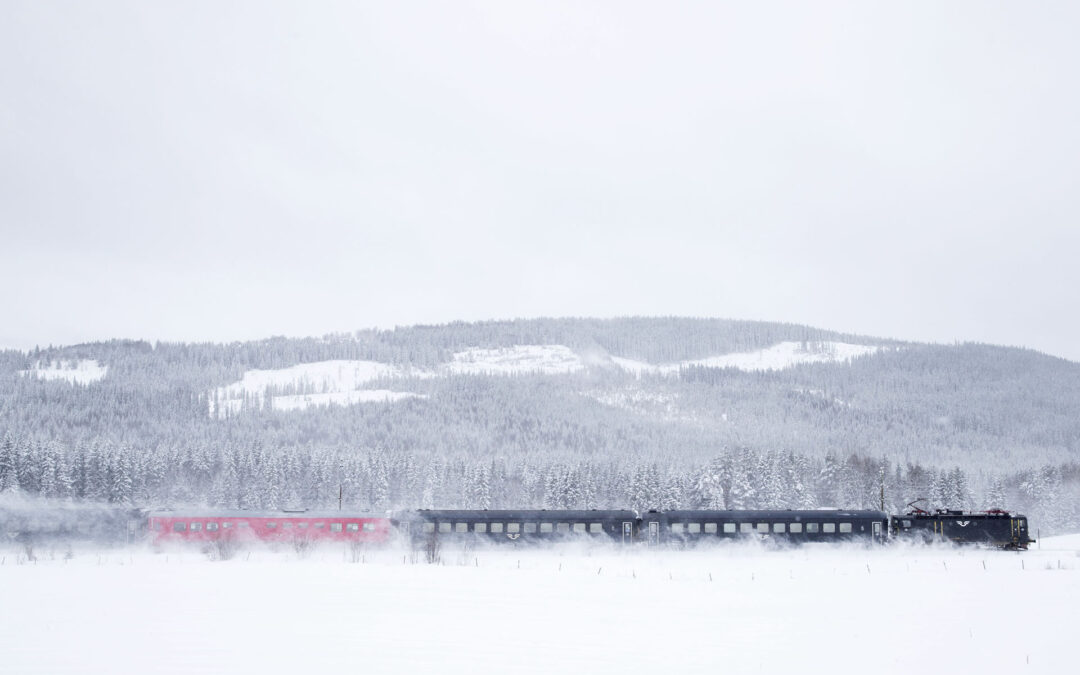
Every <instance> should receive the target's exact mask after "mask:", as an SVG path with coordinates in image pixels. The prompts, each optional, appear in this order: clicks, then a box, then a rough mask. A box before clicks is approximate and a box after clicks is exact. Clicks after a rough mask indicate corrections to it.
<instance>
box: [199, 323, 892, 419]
mask: <svg viewBox="0 0 1080 675" xmlns="http://www.w3.org/2000/svg"><path fill="white" fill-rule="evenodd" d="M878 349H879V348H878V347H873V346H869V345H858V344H848V343H844V342H830V341H818V342H801V343H800V342H781V343H779V344H777V345H773V346H772V347H769V348H767V349H761V350H757V351H753V352H742V353H735V354H722V355H718V356H712V357H708V358H704V359H696V360H686V361H680V362H678V363H671V364H663V365H653V364H650V363H645V362H643V361H636V360H633V359H626V358H621V357H618V356H612V357H610V362H611V363H613V364H615V365H616V366H618V367H619V368H621V369H622V370H625V371H627V372H630V373H634V374H636V375H641V374H644V373H653V374H664V375H677V374H678V373H679V371H680V369H682V368H687V367H690V366H703V367H709V368H736V369H739V370H744V371H766V370H780V369H783V368H790V367H792V366H795V365H798V364H802V363H844V362H848V361H850V360H851V359H853V358H856V357H860V356H867V355H870V354H874V353H875V352H877V351H878ZM587 367H588V366H587V364H586V361H585V360H584V359H583V358H582V357H581V356H580V355H579V354H577V353H576V352H574V350H572V349H570V348H569V347H567V346H565V345H550V344H549V345H531V344H526V345H515V346H513V347H505V348H501V349H481V348H471V349H466V350H463V351H459V352H456V353H454V355H453V358H452V359H451V360H450V361H449V362H447V363H444V364H442V365H440V366H439V367H438V368H436V369H434V370H419V369H407V368H401V367H398V366H394V365H392V364H388V363H379V362H377V361H348V360H334V361H317V362H314V363H302V364H299V365H296V366H292V367H289V368H281V369H278V370H249V371H247V372H246V373H244V376H243V378H242V379H240V381H238V382H234V383H232V384H230V385H228V386H225V387H220V388H218V389H217V390H215V391H214V392H211V395H210V401H211V403H210V414H211V415H214V414H215V411H217V415H218V416H225V415H226V414H235V413H237V412H239V411H240V410H242V408H243V407H244V405H245V402H246V404H247V405H255V406H258V407H263V405H264V398H265V397H266V396H267V395H269V396H270V397H271V398H272V406H273V408H274V409H275V410H301V409H303V408H307V407H310V406H319V405H330V404H337V405H349V404H353V403H371V402H379V403H388V402H393V401H398V400H401V399H404V398H410V397H415V396H417V394H415V393H413V392H406V391H392V390H387V389H377V390H369V389H366V388H365V387H366V386H367V385H368V384H370V383H371V382H374V381H376V380H385V379H393V378H409V377H411V378H432V377H452V376H458V375H566V374H570V373H577V372H581V371H584V370H586V368H587ZM267 392H269V394H268V393H267Z"/></svg>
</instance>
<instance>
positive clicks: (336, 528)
mask: <svg viewBox="0 0 1080 675" xmlns="http://www.w3.org/2000/svg"><path fill="white" fill-rule="evenodd" d="M330 531H331V532H341V523H330Z"/></svg>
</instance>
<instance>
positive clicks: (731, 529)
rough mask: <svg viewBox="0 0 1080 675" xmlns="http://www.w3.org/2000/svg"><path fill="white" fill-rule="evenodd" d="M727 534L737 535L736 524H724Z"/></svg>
mask: <svg viewBox="0 0 1080 675" xmlns="http://www.w3.org/2000/svg"><path fill="white" fill-rule="evenodd" d="M724 533H725V534H735V523H724Z"/></svg>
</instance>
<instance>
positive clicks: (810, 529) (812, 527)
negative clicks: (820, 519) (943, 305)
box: [806, 523, 818, 534]
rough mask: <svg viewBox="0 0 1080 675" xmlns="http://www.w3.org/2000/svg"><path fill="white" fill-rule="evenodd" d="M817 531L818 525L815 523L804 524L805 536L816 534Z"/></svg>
mask: <svg viewBox="0 0 1080 675" xmlns="http://www.w3.org/2000/svg"><path fill="white" fill-rule="evenodd" d="M817 531H818V524H817V523H807V524H806V533H807V534H817Z"/></svg>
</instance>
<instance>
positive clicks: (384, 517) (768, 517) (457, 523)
mask: <svg viewBox="0 0 1080 675" xmlns="http://www.w3.org/2000/svg"><path fill="white" fill-rule="evenodd" d="M147 528H148V531H149V536H150V540H151V541H152V542H153V543H154V544H159V545H160V544H165V543H169V542H182V541H183V542H191V541H195V542H206V541H214V540H219V539H222V538H233V539H237V540H252V541H283V540H296V539H300V538H302V539H305V540H312V541H349V542H358V543H364V544H385V543H387V542H388V541H389V540H390V539H391V537H393V536H395V535H396V536H399V537H401V538H402V539H404V540H405V541H408V542H410V543H411V544H412V545H414V546H429V545H431V544H432V543H434V542H436V541H438V542H445V543H448V544H452V543H470V542H491V543H499V544H508V543H512V544H522V545H528V544H539V543H544V542H553V541H566V540H579V541H580V540H601V541H614V542H617V543H621V544H627V545H630V544H644V545H648V546H691V545H695V544H700V543H704V542H706V541H725V540H726V541H735V540H740V539H741V540H745V539H747V538H751V539H757V540H764V541H769V542H776V543H790V544H802V543H815V542H816V543H828V542H844V541H855V542H860V541H861V542H867V543H872V544H885V543H888V542H891V541H912V542H932V541H950V542H954V543H958V544H979V545H985V546H992V547H998V548H1003V549H1010V550H1025V549H1027V548H1028V546H1029V545H1030V544H1032V543H1034V541H1035V540H1034V539H1031V537H1030V535H1029V532H1030V530H1029V528H1028V521H1027V517H1026V516H1023V515H1019V514H1010V513H1009V512H1007V511H1003V510H999V509H994V510H991V511H979V512H972V511H954V510H938V511H935V512H933V513H930V512H928V511H924V510H921V509H914V510H912V511H909V512H908V513H905V514H903V515H900V516H892V515H889V514H887V513H886V512H884V511H874V510H862V509H854V510H853V509H815V510H668V511H659V510H650V511H646V512H644V513H639V512H637V511H634V510H631V509H611V510H600V509H591V510H546V509H517V510H514V509H502V510H488V509H479V510H477V509H472V510H468V509H418V510H414V511H399V512H395V513H389V514H376V513H364V512H357V513H353V512H344V511H330V512H324V513H317V512H313V513H308V512H305V511H299V512H274V513H268V512H249V511H223V512H213V511H157V512H151V513H149V514H148V522H147Z"/></svg>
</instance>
